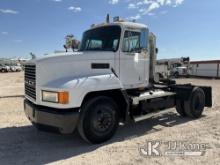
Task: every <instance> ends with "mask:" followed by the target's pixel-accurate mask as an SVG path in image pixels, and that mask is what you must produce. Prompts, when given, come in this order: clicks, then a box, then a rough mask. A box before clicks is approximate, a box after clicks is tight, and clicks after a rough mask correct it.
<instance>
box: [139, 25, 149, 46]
mask: <svg viewBox="0 0 220 165" xmlns="http://www.w3.org/2000/svg"><path fill="white" fill-rule="evenodd" d="M148 35H149V31H148V29H147V28H144V29H142V30H141V38H140V48H141V49H148Z"/></svg>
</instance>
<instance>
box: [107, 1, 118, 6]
mask: <svg viewBox="0 0 220 165" xmlns="http://www.w3.org/2000/svg"><path fill="white" fill-rule="evenodd" d="M109 3H110V4H112V5H116V4H118V3H119V0H110V1H109Z"/></svg>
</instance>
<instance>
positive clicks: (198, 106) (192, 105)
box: [184, 87, 205, 118]
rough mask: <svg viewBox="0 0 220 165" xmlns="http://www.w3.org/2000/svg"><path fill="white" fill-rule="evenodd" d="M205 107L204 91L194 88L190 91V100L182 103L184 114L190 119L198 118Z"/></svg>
mask: <svg viewBox="0 0 220 165" xmlns="http://www.w3.org/2000/svg"><path fill="white" fill-rule="evenodd" d="M204 107H205V94H204V91H203V90H202V89H201V88H199V87H195V88H194V89H193V90H192V93H191V95H190V98H189V100H188V101H186V102H185V103H184V109H185V112H186V114H187V115H188V116H189V117H192V118H199V117H200V116H201V115H202V112H203V110H204Z"/></svg>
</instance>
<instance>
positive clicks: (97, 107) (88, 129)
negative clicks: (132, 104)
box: [78, 96, 119, 144]
mask: <svg viewBox="0 0 220 165" xmlns="http://www.w3.org/2000/svg"><path fill="white" fill-rule="evenodd" d="M118 123H119V116H118V106H117V104H116V103H115V102H114V101H113V100H112V99H111V98H108V97H105V96H99V97H97V98H92V99H90V100H88V101H87V102H86V103H85V104H84V105H83V106H82V108H81V115H80V120H79V124H78V131H79V133H80V135H81V137H82V138H83V139H84V140H86V141H88V142H90V143H93V144H98V143H102V142H105V141H107V140H109V139H110V138H111V137H112V136H113V135H114V134H115V132H116V130H117V128H118Z"/></svg>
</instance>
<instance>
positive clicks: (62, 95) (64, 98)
mask: <svg viewBox="0 0 220 165" xmlns="http://www.w3.org/2000/svg"><path fill="white" fill-rule="evenodd" d="M45 94H47V95H52V97H50V96H46V97H45ZM41 96H42V98H41V100H42V101H43V102H48V103H55V104H68V103H69V92H68V91H48V90H42V91H41ZM51 98H52V99H51Z"/></svg>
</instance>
